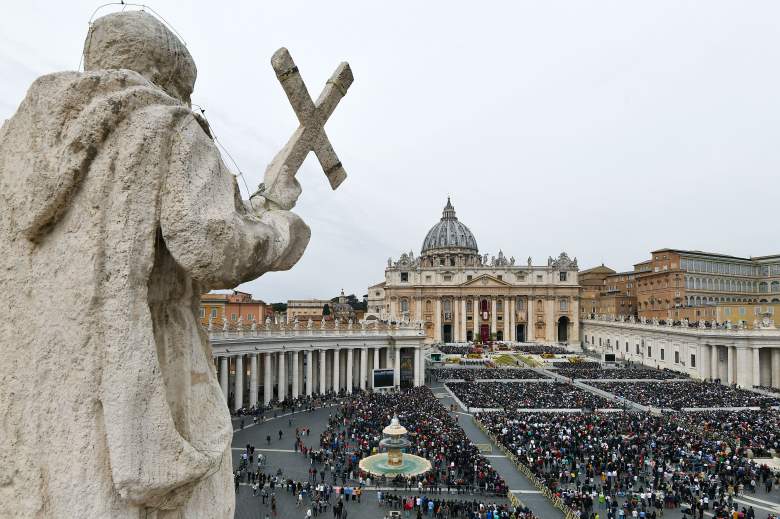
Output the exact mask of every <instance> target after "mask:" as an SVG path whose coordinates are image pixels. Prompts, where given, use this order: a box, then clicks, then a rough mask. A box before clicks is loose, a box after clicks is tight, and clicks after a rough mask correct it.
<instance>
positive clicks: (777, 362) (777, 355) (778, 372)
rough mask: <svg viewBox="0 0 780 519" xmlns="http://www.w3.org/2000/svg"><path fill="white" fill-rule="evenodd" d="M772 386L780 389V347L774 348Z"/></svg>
mask: <svg viewBox="0 0 780 519" xmlns="http://www.w3.org/2000/svg"><path fill="white" fill-rule="evenodd" d="M771 351H772V387H776V388H778V389H780V348H772V350H771Z"/></svg>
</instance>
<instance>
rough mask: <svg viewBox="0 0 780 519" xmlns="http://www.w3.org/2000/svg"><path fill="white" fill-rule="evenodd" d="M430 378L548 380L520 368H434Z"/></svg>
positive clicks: (542, 375) (438, 379) (529, 370)
mask: <svg viewBox="0 0 780 519" xmlns="http://www.w3.org/2000/svg"><path fill="white" fill-rule="evenodd" d="M430 373H431V378H432V379H433V380H435V381H437V382H439V381H442V380H512V379H514V380H532V379H546V378H549V377H548V376H547V375H545V374H544V373H541V372H539V371H534V370H532V369H522V368H435V369H432V370H430Z"/></svg>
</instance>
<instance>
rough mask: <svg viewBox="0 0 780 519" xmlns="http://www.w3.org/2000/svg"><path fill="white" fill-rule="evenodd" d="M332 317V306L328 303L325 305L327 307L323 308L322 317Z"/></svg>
mask: <svg viewBox="0 0 780 519" xmlns="http://www.w3.org/2000/svg"><path fill="white" fill-rule="evenodd" d="M328 315H330V306H328V303H325V306H323V307H322V316H323V317H325V316H328Z"/></svg>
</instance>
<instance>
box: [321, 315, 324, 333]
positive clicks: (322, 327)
mask: <svg viewBox="0 0 780 519" xmlns="http://www.w3.org/2000/svg"><path fill="white" fill-rule="evenodd" d="M324 329H325V316H324V315H323V316H322V319H320V330H324Z"/></svg>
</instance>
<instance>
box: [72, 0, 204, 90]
mask: <svg viewBox="0 0 780 519" xmlns="http://www.w3.org/2000/svg"><path fill="white" fill-rule="evenodd" d="M103 69H128V70H133V71H135V72H138V73H139V74H141V75H142V76H144V77H145V78H146V79H148V80H149V81H151V82H152V83H154V84H155V85H157V86H159V87H160V88H162V89H163V90H165V91H166V92H167V93H168V94H169V95H171V96H172V97H175V98H177V99H179V100H181V101H182V102H184V103H187V104H189V103H190V94H192V89H193V87H194V86H195V78H196V77H197V74H198V71H197V69H196V68H195V62H194V61H193V59H192V56H190V53H189V51H188V50H187V47H185V46H184V44H183V43H182V42H181V40H180V39H179V38H177V37H176V35H175V34H173V33H172V32H171V31H170V30H169V29H168V28H167V27H166V26H165V24H163V23H162V22H161V21H159V20H158V19H157V18H155V17H154V16H152V15H150V14H148V13H146V12H144V11H125V12H121V13H113V14H109V15H106V16H103V17H101V18H98V19H97V20H95V21H94V22H93V23H92V26H91V27H90V29H89V33H88V34H87V39H86V40H85V41H84V70H103Z"/></svg>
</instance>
